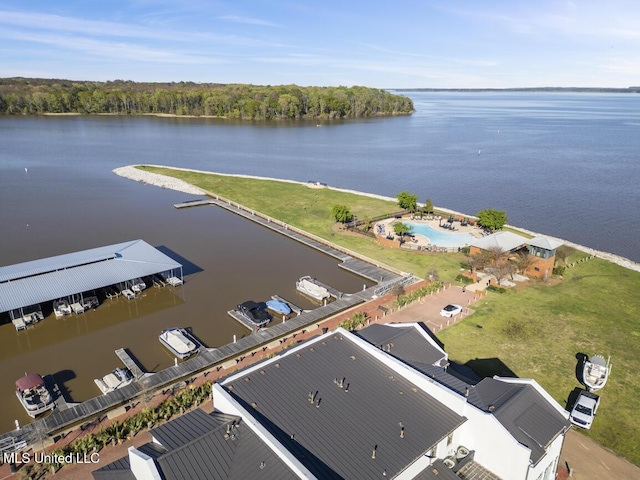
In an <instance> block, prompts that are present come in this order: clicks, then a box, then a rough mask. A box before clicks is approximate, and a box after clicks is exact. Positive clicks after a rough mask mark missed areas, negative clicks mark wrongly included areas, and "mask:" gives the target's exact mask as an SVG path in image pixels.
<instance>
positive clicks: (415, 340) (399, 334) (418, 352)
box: [357, 323, 447, 365]
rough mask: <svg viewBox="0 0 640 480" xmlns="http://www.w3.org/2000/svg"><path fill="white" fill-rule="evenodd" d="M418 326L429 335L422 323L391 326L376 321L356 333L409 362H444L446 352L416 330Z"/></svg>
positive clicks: (432, 363)
mask: <svg viewBox="0 0 640 480" xmlns="http://www.w3.org/2000/svg"><path fill="white" fill-rule="evenodd" d="M418 328H421V329H423V331H424V332H425V334H426V335H429V332H427V329H426V327H425V326H424V325H422V324H417V325H413V324H411V325H403V326H393V327H391V326H389V325H380V324H378V323H374V324H372V325H370V326H368V327H367V328H364V329H362V330H360V331H359V332H358V333H357V335H358V336H359V337H361V338H364V339H365V340H366V341H367V342H369V343H371V344H372V345H375V346H376V347H378V348H380V349H381V350H384V351H385V352H387V353H390V354H391V355H393V356H394V357H398V358H400V359H401V360H403V361H405V362H407V363H409V364H411V363H412V362H413V361H416V362H421V363H427V364H430V365H435V364H436V363H437V364H443V363H446V358H447V354H446V352H445V351H444V350H443V349H442V348H440V347H439V346H436V343H435V341H434V340H431V341H429V340H428V339H426V338H425V337H424V336H423V335H421V334H420V332H418V331H417V329H418Z"/></svg>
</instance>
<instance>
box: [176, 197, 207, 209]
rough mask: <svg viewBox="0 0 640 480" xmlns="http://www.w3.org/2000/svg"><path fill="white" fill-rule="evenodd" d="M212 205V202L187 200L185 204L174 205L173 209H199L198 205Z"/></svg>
mask: <svg viewBox="0 0 640 480" xmlns="http://www.w3.org/2000/svg"><path fill="white" fill-rule="evenodd" d="M212 203H213V201H212V200H209V199H200V200H187V201H186V202H181V203H175V204H174V205H173V206H174V207H175V208H189V207H199V206H200V205H211V204H212Z"/></svg>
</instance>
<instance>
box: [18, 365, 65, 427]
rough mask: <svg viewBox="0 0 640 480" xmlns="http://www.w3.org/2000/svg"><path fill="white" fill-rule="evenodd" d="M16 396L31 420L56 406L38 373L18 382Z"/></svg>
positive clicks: (26, 376)
mask: <svg viewBox="0 0 640 480" xmlns="http://www.w3.org/2000/svg"><path fill="white" fill-rule="evenodd" d="M16 396H17V397H18V400H20V403H22V406H23V407H24V409H25V410H26V412H27V414H28V415H29V416H30V417H31V418H36V416H38V415H40V414H41V413H44V412H46V411H48V410H52V409H53V408H55V406H56V404H55V401H54V398H53V395H51V392H50V391H49V389H48V388H47V385H46V384H45V381H44V379H43V378H42V377H41V376H40V375H38V374H37V373H32V374H31V375H25V376H24V377H22V378H20V379H18V380H16Z"/></svg>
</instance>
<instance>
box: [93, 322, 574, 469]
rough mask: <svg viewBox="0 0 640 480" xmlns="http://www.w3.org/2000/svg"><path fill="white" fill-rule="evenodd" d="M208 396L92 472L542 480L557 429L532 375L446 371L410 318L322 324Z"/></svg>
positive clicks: (556, 448)
mask: <svg viewBox="0 0 640 480" xmlns="http://www.w3.org/2000/svg"><path fill="white" fill-rule="evenodd" d="M213 402H214V407H215V412H214V413H213V414H211V415H206V414H204V413H203V412H199V413H196V412H192V413H190V414H188V416H185V417H181V418H179V419H177V420H174V421H172V422H169V423H168V424H166V425H164V426H161V427H158V428H156V429H154V430H152V431H151V433H152V436H153V438H154V442H153V443H151V444H148V445H146V446H143V447H140V448H137V449H136V448H133V447H132V448H130V449H129V456H128V457H125V458H124V459H121V460H118V461H117V462H115V463H113V464H110V465H107V466H105V467H103V468H101V469H100V470H98V471H96V472H94V474H93V475H94V479H95V480H101V479H106V478H123V479H124V478H128V479H131V478H135V479H138V480H142V479H147V478H165V479H166V480H172V479H176V480H177V479H183V478H200V479H209V478H211V479H213V478H227V479H235V478H322V479H333V478H335V479H338V478H350V479H359V478H363V479H372V478H381V479H382V478H397V479H411V478H420V479H445V480H446V479H450V480H451V479H457V478H462V476H466V477H465V478H488V479H504V480H507V479H508V480H519V479H522V480H550V479H552V478H555V472H556V470H557V465H558V461H559V457H560V451H561V448H562V444H563V441H564V435H565V433H566V431H567V429H568V428H569V422H568V419H567V417H568V414H567V412H566V411H565V410H564V409H563V408H562V407H561V406H560V405H558V403H557V402H556V401H555V400H553V398H551V397H550V396H549V395H548V394H547V393H546V392H545V391H544V390H543V389H542V388H541V387H540V386H539V385H538V384H537V383H536V382H535V381H534V380H527V379H517V378H498V377H494V378H485V379H482V380H480V381H476V380H472V379H470V378H469V377H467V376H465V375H462V374H460V372H454V371H453V370H452V369H451V366H450V365H449V361H448V359H447V357H446V353H444V350H442V348H441V347H440V346H439V345H438V344H437V342H436V341H435V340H434V339H433V338H431V337H430V334H429V332H428V331H427V329H426V328H425V327H424V326H422V325H419V324H403V325H398V326H396V325H389V326H381V325H374V326H371V327H369V328H367V329H364V330H362V331H361V332H359V334H354V333H351V332H348V331H346V330H343V329H338V330H336V331H334V332H329V333H326V334H324V335H322V336H319V337H317V338H315V339H313V340H310V341H308V342H305V343H303V344H301V345H299V346H297V347H294V348H291V349H288V350H286V351H284V352H283V353H282V354H280V355H278V356H276V357H273V358H271V359H269V360H266V361H264V362H261V363H259V364H256V365H254V366H252V367H250V368H247V369H245V370H243V371H241V372H238V373H237V374H234V375H232V376H230V377H228V378H227V379H225V380H223V381H221V382H220V383H216V384H214V385H213ZM205 417H206V418H205ZM472 472H479V473H478V474H479V475H484V477H473V476H472V475H473V473H472ZM120 473H121V474H122V476H119V474H120ZM125 475H128V476H125ZM131 475H133V476H131ZM190 475H191V476H190ZM193 475H195V476H193ZM241 475H245V476H244V477H243V476H241Z"/></svg>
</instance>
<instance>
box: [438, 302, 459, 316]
mask: <svg viewBox="0 0 640 480" xmlns="http://www.w3.org/2000/svg"><path fill="white" fill-rule="evenodd" d="M460 313H462V307H461V306H460V305H453V304H449V305H447V306H446V307H444V308H443V309H442V310H440V315H442V316H443V317H448V318H451V317H455V316H456V315H459V314H460Z"/></svg>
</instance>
